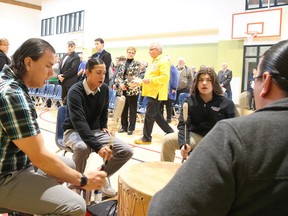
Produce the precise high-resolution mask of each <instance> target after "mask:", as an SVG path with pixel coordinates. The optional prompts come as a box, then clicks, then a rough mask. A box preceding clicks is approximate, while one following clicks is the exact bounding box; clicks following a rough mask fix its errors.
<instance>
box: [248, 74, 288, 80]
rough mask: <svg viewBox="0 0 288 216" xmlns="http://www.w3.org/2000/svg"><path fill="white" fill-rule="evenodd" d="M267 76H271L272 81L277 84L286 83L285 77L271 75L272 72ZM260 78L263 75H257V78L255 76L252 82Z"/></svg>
mask: <svg viewBox="0 0 288 216" xmlns="http://www.w3.org/2000/svg"><path fill="white" fill-rule="evenodd" d="M269 74H270V76H271V77H272V78H273V79H274V80H276V81H278V82H287V79H286V78H285V77H283V76H281V75H280V74H277V73H272V72H271V73H269ZM262 76H263V74H261V75H259V76H256V77H253V81H255V80H257V79H259V78H261V77H262Z"/></svg>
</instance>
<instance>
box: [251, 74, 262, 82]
mask: <svg viewBox="0 0 288 216" xmlns="http://www.w3.org/2000/svg"><path fill="white" fill-rule="evenodd" d="M262 76H263V74H261V75H259V76H255V77H253V78H252V80H253V81H254V82H255V81H256V80H257V79H259V78H261V77H262Z"/></svg>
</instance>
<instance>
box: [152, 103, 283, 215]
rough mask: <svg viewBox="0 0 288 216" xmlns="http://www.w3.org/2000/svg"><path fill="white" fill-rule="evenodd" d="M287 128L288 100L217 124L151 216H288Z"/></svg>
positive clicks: (162, 193) (161, 195) (156, 199)
mask: <svg viewBox="0 0 288 216" xmlns="http://www.w3.org/2000/svg"><path fill="white" fill-rule="evenodd" d="M287 128H288V98H285V99H282V100H279V101H277V102H274V103H271V104H270V105H268V106H266V107H264V108H262V109H260V110H258V111H256V112H255V113H253V114H251V115H248V116H243V117H238V118H232V119H227V120H222V121H220V122H218V123H217V124H216V125H215V127H214V128H213V129H212V130H211V131H210V132H209V133H208V134H207V135H206V136H205V137H204V138H203V139H202V141H201V142H200V143H199V144H198V145H197V147H196V148H195V149H194V151H193V152H192V154H191V155H190V157H189V158H188V160H187V161H186V162H185V163H184V164H183V165H182V167H181V168H180V169H179V170H178V171H177V173H176V174H175V176H174V177H173V178H172V180H171V181H170V182H169V183H168V185H167V186H166V187H165V188H164V189H162V190H161V191H160V192H158V193H157V194H156V195H155V196H154V197H153V199H152V200H151V202H150V206H149V212H148V215H150V216H156V215H159V216H160V215H161V216H163V215H165V216H169V215H171V216H172V215H173V216H175V215H177V216H183V215H201V216H205V215H207V216H217V215H233V216H235V215H237V216H249V215H253V216H255V215H261V216H266V215H267V216H268V215H269V216H271V215H273V216H280V215H288V205H287V199H288V133H287Z"/></svg>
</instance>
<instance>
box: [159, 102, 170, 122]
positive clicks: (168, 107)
mask: <svg viewBox="0 0 288 216" xmlns="http://www.w3.org/2000/svg"><path fill="white" fill-rule="evenodd" d="M172 104H173V100H172V99H169V98H168V100H166V101H161V102H160V112H161V114H162V115H163V113H164V105H165V106H166V114H167V117H166V119H167V120H171V118H172V106H173V105H172Z"/></svg>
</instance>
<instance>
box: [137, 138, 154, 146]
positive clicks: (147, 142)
mask: <svg viewBox="0 0 288 216" xmlns="http://www.w3.org/2000/svg"><path fill="white" fill-rule="evenodd" d="M134 143H135V144H138V145H149V144H151V141H145V140H143V139H142V138H140V139H139V140H134Z"/></svg>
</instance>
